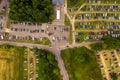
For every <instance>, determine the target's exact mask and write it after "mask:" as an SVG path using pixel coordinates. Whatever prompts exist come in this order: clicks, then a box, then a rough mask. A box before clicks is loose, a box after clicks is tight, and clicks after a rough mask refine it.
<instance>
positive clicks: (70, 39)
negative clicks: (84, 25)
mask: <svg viewBox="0 0 120 80" xmlns="http://www.w3.org/2000/svg"><path fill="white" fill-rule="evenodd" d="M65 25H67V26H69V27H70V38H69V43H70V44H72V42H73V39H72V25H71V23H70V21H69V19H68V18H67V16H65Z"/></svg>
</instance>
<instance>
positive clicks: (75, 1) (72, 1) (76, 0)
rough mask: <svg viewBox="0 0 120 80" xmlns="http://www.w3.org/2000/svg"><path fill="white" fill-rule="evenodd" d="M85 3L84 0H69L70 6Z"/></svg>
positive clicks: (73, 6)
mask: <svg viewBox="0 0 120 80" xmlns="http://www.w3.org/2000/svg"><path fill="white" fill-rule="evenodd" d="M83 3H84V0H67V4H68V8H76V7H80V6H81V5H82V4H83Z"/></svg>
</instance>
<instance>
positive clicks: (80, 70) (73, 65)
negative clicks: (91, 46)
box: [62, 47, 102, 80]
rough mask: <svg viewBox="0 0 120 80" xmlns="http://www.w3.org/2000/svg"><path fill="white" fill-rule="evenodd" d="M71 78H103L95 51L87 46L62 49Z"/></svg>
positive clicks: (88, 79) (99, 79)
mask: <svg viewBox="0 0 120 80" xmlns="http://www.w3.org/2000/svg"><path fill="white" fill-rule="evenodd" d="M62 58H63V60H64V62H65V66H66V69H67V71H68V74H69V77H70V80H102V75H101V72H100V68H99V66H98V64H97V60H96V57H95V54H94V52H93V51H90V50H88V49H87V48H85V47H82V48H73V49H66V50H64V51H62Z"/></svg>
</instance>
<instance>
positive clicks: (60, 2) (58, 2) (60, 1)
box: [52, 0, 64, 5]
mask: <svg viewBox="0 0 120 80" xmlns="http://www.w3.org/2000/svg"><path fill="white" fill-rule="evenodd" d="M52 4H53V5H63V4H64V0H52Z"/></svg>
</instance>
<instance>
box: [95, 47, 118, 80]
mask: <svg viewBox="0 0 120 80" xmlns="http://www.w3.org/2000/svg"><path fill="white" fill-rule="evenodd" d="M96 57H97V61H98V63H99V65H100V68H101V72H102V75H103V78H104V80H113V78H114V77H115V76H117V80H119V79H120V49H116V50H104V51H100V52H98V54H96Z"/></svg>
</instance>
